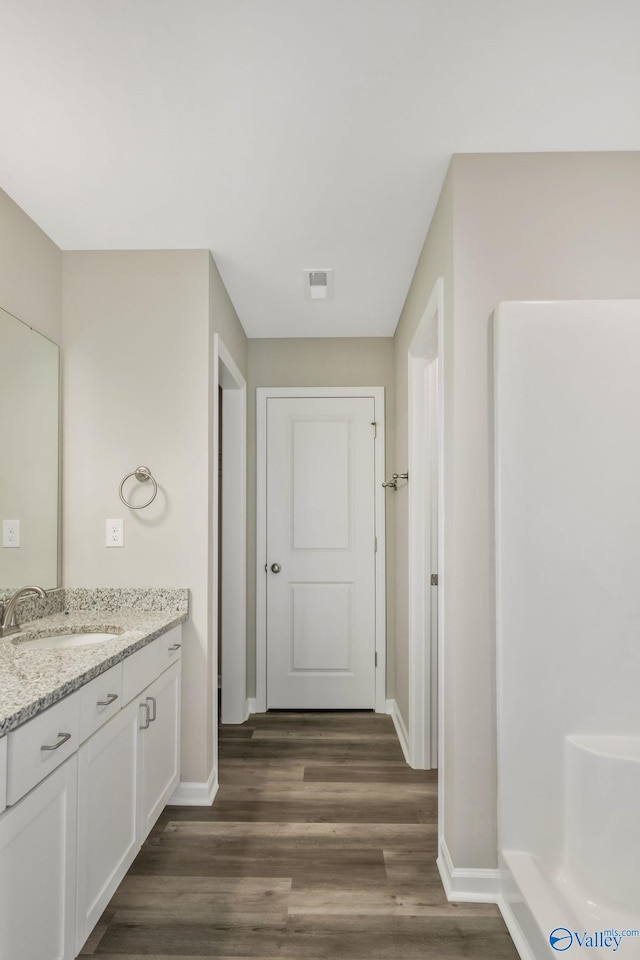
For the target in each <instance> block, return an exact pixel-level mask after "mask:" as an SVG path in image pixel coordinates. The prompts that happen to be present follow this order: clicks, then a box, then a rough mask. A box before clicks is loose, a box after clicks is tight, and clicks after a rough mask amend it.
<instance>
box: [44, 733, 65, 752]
mask: <svg viewBox="0 0 640 960" xmlns="http://www.w3.org/2000/svg"><path fill="white" fill-rule="evenodd" d="M58 736H59V737H60V739H59V740H58V742H57V743H54V744H52V745H51V746H48V745H46V744H45V745H44V746H42V747H40V749H41V750H57V749H58V747H61V746H62V744H63V743H66V742H67V740H71V734H70V733H60V732H59V731H58Z"/></svg>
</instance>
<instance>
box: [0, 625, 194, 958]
mask: <svg viewBox="0 0 640 960" xmlns="http://www.w3.org/2000/svg"><path fill="white" fill-rule="evenodd" d="M180 653H181V630H180V627H176V628H174V629H172V630H170V631H168V632H167V633H166V634H163V635H162V636H160V637H159V638H158V639H156V640H153V641H151V643H149V644H147V645H146V646H145V647H143V648H141V649H140V650H139V651H137V652H136V653H134V654H132V655H131V656H130V657H127V658H125V659H124V660H123V661H122V662H121V663H119V664H116V666H114V667H112V668H111V669H109V670H107V671H105V673H104V674H101V675H100V676H98V677H96V678H95V679H94V680H92V681H90V682H89V683H87V684H85V685H84V686H83V687H81V688H80V689H78V690H76V691H74V692H73V693H71V694H70V695H69V696H68V697H65V698H64V699H63V700H60V701H59V702H58V703H56V704H55V705H54V706H52V707H50V708H49V709H48V710H45V711H44V712H43V713H41V714H38V715H37V716H36V717H34V718H33V719H32V720H29V721H27V722H26V723H24V724H23V725H22V726H20V727H18V728H17V729H16V730H14V731H11V732H10V733H9V734H8V735H7V736H6V737H4V738H1V739H0V960H73V958H74V957H75V956H76V955H77V953H79V952H80V950H81V949H82V946H83V945H84V943H85V941H86V939H87V937H88V936H89V934H90V933H91V930H92V929H93V927H94V926H95V924H96V922H97V920H98V919H99V917H100V915H101V913H102V911H103V910H104V908H105V906H106V905H107V903H108V901H109V900H110V898H111V896H112V895H113V893H114V892H115V890H116V888H117V886H118V884H119V883H120V881H121V880H122V879H123V877H124V875H125V873H126V871H127V870H128V868H129V866H130V865H131V863H132V861H133V859H134V858H135V856H136V854H137V852H138V850H139V849H140V846H141V845H142V843H143V842H144V840H145V838H146V836H147V834H148V833H149V830H150V829H151V827H152V826H153V824H154V823H155V821H156V819H157V818H158V816H159V815H160V813H161V811H162V808H163V807H164V805H165V803H166V802H167V800H168V799H169V796H170V795H171V793H172V792H173V790H174V789H175V787H176V786H177V784H178V782H179V778H180V773H179V770H180ZM5 765H6V777H5V776H4V770H5ZM5 783H6V785H7V803H8V804H10V806H8V807H7V808H6V810H5V811H4V813H2V809H3V789H2V788H3V787H4V785H5Z"/></svg>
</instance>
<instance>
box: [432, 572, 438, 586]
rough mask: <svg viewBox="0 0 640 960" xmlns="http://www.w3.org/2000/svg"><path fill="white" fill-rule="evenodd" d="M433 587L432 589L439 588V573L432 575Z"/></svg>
mask: <svg viewBox="0 0 640 960" xmlns="http://www.w3.org/2000/svg"><path fill="white" fill-rule="evenodd" d="M431 586H432V587H437V586H438V574H437V573H432V574H431Z"/></svg>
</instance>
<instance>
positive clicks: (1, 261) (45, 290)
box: [0, 190, 62, 343]
mask: <svg viewBox="0 0 640 960" xmlns="http://www.w3.org/2000/svg"><path fill="white" fill-rule="evenodd" d="M61 286H62V253H61V251H60V249H59V248H58V247H57V246H56V245H55V243H54V242H53V241H52V240H50V239H49V237H48V236H47V235H46V233H43V231H42V230H41V229H40V227H38V226H37V225H36V224H35V223H34V222H33V220H31V218H30V217H28V216H27V214H26V213H25V212H24V210H21V209H20V207H19V206H18V205H17V204H16V203H14V202H13V200H12V199H11V198H10V197H8V196H7V194H6V193H5V192H4V191H3V190H0V307H3V308H4V309H5V310H8V311H9V313H12V314H13V315H14V317H17V318H18V320H23V321H24V323H28V324H29V326H30V327H33V328H34V329H35V330H37V331H38V332H39V333H43V334H44V335H45V337H49V339H50V340H53V341H54V342H55V343H60V337H61V329H62V320H61V310H62V292H61Z"/></svg>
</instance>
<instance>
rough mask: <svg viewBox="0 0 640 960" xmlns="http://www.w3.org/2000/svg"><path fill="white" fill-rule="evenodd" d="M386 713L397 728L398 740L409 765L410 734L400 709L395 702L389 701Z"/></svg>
mask: <svg viewBox="0 0 640 960" xmlns="http://www.w3.org/2000/svg"><path fill="white" fill-rule="evenodd" d="M386 713H388V714H389V716H390V717H391V719H392V720H393V725H394V727H395V728H396V734H397V736H398V740H399V741H400V746H401V747H402V752H403V754H404V758H405V760H406V761H407V763H409V734H408V733H407V728H406V726H405V722H404V719H403V717H402V714H401V713H400V708H399V707H398V704H397V703H396V701H395V700H387V704H386Z"/></svg>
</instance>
